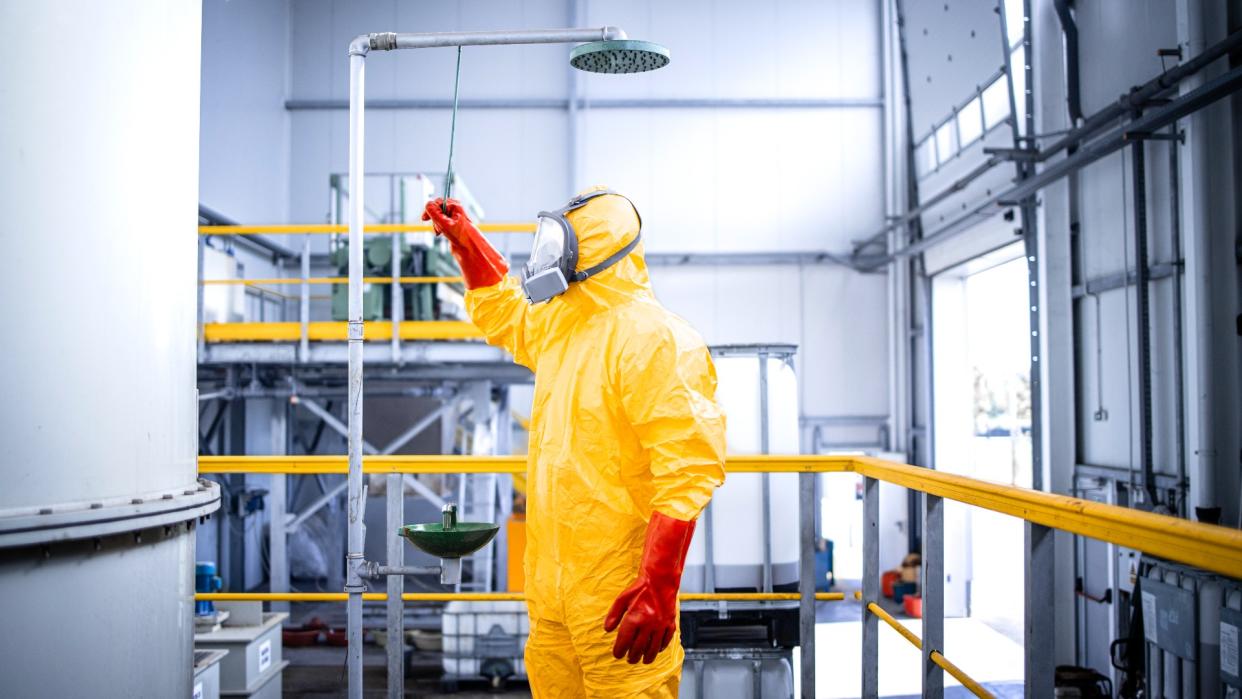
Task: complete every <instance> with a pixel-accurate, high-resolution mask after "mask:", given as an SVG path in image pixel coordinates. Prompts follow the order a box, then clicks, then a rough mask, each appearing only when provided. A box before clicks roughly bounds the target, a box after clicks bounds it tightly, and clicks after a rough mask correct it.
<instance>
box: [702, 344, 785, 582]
mask: <svg viewBox="0 0 1242 699" xmlns="http://www.w3.org/2000/svg"><path fill="white" fill-rule="evenodd" d="M795 351H796V348H795V347H794V346H792V345H727V346H719V347H713V348H712V357H713V360H714V361H715V363H716V376H717V388H716V400H717V401H718V402H719V403H720V405H721V407H722V408H723V409H724V411H725V415H726V416H727V418H728V427H727V439H728V453H730V454H763V453H768V454H797V453H798V451H799V448H800V445H799V441H798V440H799V433H798V379H797V376H796V375H795V374H794V369H793V356H794V353H795ZM765 425H766V436H765V430H764V428H765ZM765 482H766V483H765ZM765 490H766V491H767V498H766V501H767V507H766V508H765V498H764V492H765ZM765 514H766V517H767V521H768V527H766V528H767V530H768V536H767V546H766V547H765V545H764V530H765V526H764V518H765ZM709 518H710V520H709ZM709 537H710V539H711V540H712V547H711V556H710V558H711V563H712V565H711V566H710V567H709V566H708V550H707V540H708V538H709ZM765 561H770V564H771V566H770V570H771V581H770V583H769V582H768V581H767V580H766V578H765V574H764V570H765ZM797 585H798V476H797V474H794V473H772V474H763V473H730V474H728V477H727V478H726V479H725V484H724V485H723V486H722V487H720V488H719V489H717V490H716V494H715V495H714V496H712V502H711V504H710V505H709V506H708V509H707V510H706V511H705V512H704V514H703V516H702V517H700V520H699V525H698V526H697V527H696V528H695V531H694V539H693V540H692V541H691V542H690V550H689V553H688V555H687V557H686V569H685V574H684V575H683V576H682V590H684V591H686V592H705V591H710V590H711V589H715V590H717V591H763V590H764V588H765V586H768V587H771V588H772V589H775V590H778V591H779V590H782V589H785V590H791V589H796V588H797Z"/></svg>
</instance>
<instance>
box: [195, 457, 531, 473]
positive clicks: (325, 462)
mask: <svg viewBox="0 0 1242 699" xmlns="http://www.w3.org/2000/svg"><path fill="white" fill-rule="evenodd" d="M362 470H363V472H364V473H526V457H525V456H440V455H417V456H416V455H392V456H379V455H374V456H372V455H368V456H364V457H362ZM198 472H199V473H294V474H316V473H348V472H349V461H348V459H347V458H346V457H344V456H200V457H198Z"/></svg>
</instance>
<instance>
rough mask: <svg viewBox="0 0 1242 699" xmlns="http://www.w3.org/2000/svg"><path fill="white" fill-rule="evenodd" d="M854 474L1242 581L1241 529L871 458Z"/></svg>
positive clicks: (863, 460)
mask: <svg viewBox="0 0 1242 699" xmlns="http://www.w3.org/2000/svg"><path fill="white" fill-rule="evenodd" d="M854 470H855V471H856V472H857V473H860V474H862V475H864V476H869V477H871V478H875V479H878V480H881V481H884V482H886V483H893V484H896V485H900V486H904V487H906V488H911V489H913V490H919V491H922V492H924V493H930V494H932V495H938V496H940V497H942V498H947V499H949V500H954V501H957V502H964V503H966V504H967V505H974V506H975V507H982V508H984V509H988V510H992V511H993V512H1000V513H1001V514H1006V515H1010V516H1013V517H1017V518H1019V519H1024V520H1026V521H1028V522H1035V523H1036V524H1042V525H1044V526H1046V527H1051V528H1053V529H1060V530H1062V531H1067V532H1072V533H1074V534H1081V535H1082V536H1087V537H1091V538H1092V539H1099V540H1100V541H1107V542H1109V543H1113V544H1119V545H1121V546H1126V547H1128V548H1133V549H1138V550H1139V551H1142V552H1144V553H1149V554H1151V555H1153V556H1159V557H1160V558H1166V559H1169V560H1173V561H1177V562H1179V563H1185V564H1187V565H1191V566H1195V567H1197V568H1203V569H1206V570H1210V571H1213V572H1216V573H1220V574H1222V575H1226V576H1228V577H1231V578H1238V579H1242V531H1239V530H1237V529H1229V528H1227V527H1219V526H1216V525H1212V524H1203V523H1201V522H1192V521H1190V520H1188V519H1181V518H1179V517H1170V516H1168V515H1158V514H1155V513H1152V512H1142V511H1140V510H1134V509H1130V508H1127V507H1117V506H1115V505H1105V504H1103V503H1098V502H1091V501H1088V500H1082V499H1079V498H1073V497H1069V496H1066V495H1055V494H1053V493H1045V492H1041V491H1036V490H1030V489H1028V488H1017V487H1014V486H1008V485H1001V484H999V483H989V482H987V481H981V480H977V479H974V478H967V477H965V476H955V475H953V474H949V473H944V472H942V471H933V470H929V469H925V468H918V467H916V466H908V465H906V464H898V463H894V462H891V461H884V460H881V459H875V458H870V457H855V458H854Z"/></svg>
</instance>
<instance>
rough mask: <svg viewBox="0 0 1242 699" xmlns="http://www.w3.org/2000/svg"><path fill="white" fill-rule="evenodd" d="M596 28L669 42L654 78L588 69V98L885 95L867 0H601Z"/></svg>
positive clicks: (592, 19)
mask: <svg viewBox="0 0 1242 699" xmlns="http://www.w3.org/2000/svg"><path fill="white" fill-rule="evenodd" d="M588 20H589V21H588V22H587V24H588V25H589V26H597V25H602V24H613V25H618V26H621V27H624V28H625V30H626V31H627V32H629V35H630V37H631V38H634V39H647V40H650V41H655V42H659V43H662V44H665V45H666V46H668V47H669V49H670V51H671V52H672V62H671V63H670V64H669V66H668V67H667V68H665V69H663V70H659V71H655V72H653V73H650V74H647V75H638V76H628V77H617V76H609V75H600V76H596V75H589V76H585V79H584V81H583V82H584V86H585V87H586V89H587V93H588V94H589V95H591V96H600V97H603V96H608V97H669V98H685V97H727V98H748V97H749V98H754V97H787V98H804V97H814V98H837V97H849V98H858V99H866V98H871V99H875V98H878V97H879V85H880V83H879V80H880V78H879V75H880V70H879V68H880V66H879V31H880V30H879V17H878V12H877V7H876V3H875V2H872V1H870V0H842V1H838V2H827V3H825V2H808V1H806V0H777V1H775V2H762V3H755V2H741V1H740V0H729V1H727V2H708V1H706V0H696V1H693V2H666V3H661V2H594V3H590V9H589V12H588Z"/></svg>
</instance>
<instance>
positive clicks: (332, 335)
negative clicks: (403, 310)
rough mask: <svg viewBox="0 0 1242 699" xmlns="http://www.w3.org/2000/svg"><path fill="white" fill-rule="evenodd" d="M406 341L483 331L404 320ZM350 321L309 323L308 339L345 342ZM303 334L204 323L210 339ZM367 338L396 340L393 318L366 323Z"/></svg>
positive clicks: (287, 327) (292, 325) (474, 335)
mask: <svg viewBox="0 0 1242 699" xmlns="http://www.w3.org/2000/svg"><path fill="white" fill-rule="evenodd" d="M397 333H399V335H400V337H401V339H402V340H477V339H480V338H482V337H483V333H481V332H479V329H478V328H477V327H475V326H474V324H473V323H467V322H466V321H464V320H403V321H401V322H400V323H397ZM348 336H349V324H348V323H346V322H345V321H343V320H313V321H311V322H309V323H307V324H306V338H307V339H308V340H318V341H326V342H344V341H345V340H346V339H348ZM301 337H302V324H301V323H298V322H275V323H203V339H204V340H205V341H207V342H252V341H264V340H270V341H279V340H287V341H294V340H298V339H300V338H301ZM362 337H363V339H365V340H390V339H392V321H390V320H373V321H368V322H366V323H364V324H363V326H362Z"/></svg>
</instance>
